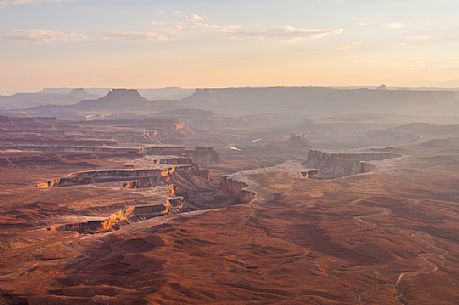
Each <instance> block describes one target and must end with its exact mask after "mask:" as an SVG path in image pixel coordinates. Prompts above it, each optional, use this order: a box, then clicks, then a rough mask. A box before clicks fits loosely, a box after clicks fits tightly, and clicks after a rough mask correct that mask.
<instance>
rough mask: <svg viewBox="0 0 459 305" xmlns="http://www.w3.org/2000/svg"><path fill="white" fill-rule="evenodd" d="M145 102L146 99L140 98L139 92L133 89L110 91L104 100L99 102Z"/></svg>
mask: <svg viewBox="0 0 459 305" xmlns="http://www.w3.org/2000/svg"><path fill="white" fill-rule="evenodd" d="M133 99H134V100H145V101H147V99H146V98H144V97H142V96H141V95H140V93H139V91H137V90H135V89H112V90H110V91H109V92H108V93H107V95H106V96H105V97H104V98H101V99H100V100H126V101H130V100H133Z"/></svg>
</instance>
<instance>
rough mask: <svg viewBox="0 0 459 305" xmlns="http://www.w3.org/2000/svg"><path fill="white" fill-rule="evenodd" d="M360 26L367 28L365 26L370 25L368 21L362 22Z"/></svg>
mask: <svg viewBox="0 0 459 305" xmlns="http://www.w3.org/2000/svg"><path fill="white" fill-rule="evenodd" d="M359 26H360V27H362V28H365V27H367V26H368V24H367V23H366V22H360V23H359Z"/></svg>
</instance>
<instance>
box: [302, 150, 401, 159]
mask: <svg viewBox="0 0 459 305" xmlns="http://www.w3.org/2000/svg"><path fill="white" fill-rule="evenodd" d="M399 157H401V155H399V154H394V153H387V152H357V153H326V152H321V151H319V150H312V149H311V150H309V152H308V161H309V160H315V159H342V160H359V161H374V160H384V159H392V158H399Z"/></svg>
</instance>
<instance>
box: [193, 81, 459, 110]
mask: <svg viewBox="0 0 459 305" xmlns="http://www.w3.org/2000/svg"><path fill="white" fill-rule="evenodd" d="M184 102H186V103H187V105H189V106H190V107H196V108H202V109H210V110H216V111H218V110H225V111H234V112H243V113H248V112H260V109H262V110H263V111H264V112H276V111H285V109H289V111H290V112H292V113H315V114H326V115H330V114H332V113H333V114H351V113H394V112H396V113H398V114H414V115H434V114H435V115H452V114H459V110H458V108H457V98H456V97H455V94H454V92H448V91H415V90H407V89H399V90H375V89H367V88H362V89H341V88H325V87H268V88H224V89H199V90H196V92H195V94H193V95H192V96H191V97H189V98H186V99H184Z"/></svg>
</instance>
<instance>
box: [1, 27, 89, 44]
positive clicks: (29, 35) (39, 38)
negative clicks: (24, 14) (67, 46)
mask: <svg viewBox="0 0 459 305" xmlns="http://www.w3.org/2000/svg"><path fill="white" fill-rule="evenodd" d="M0 39H8V40H22V41H31V42H41V43H47V42H75V41H81V40H86V39H88V36H87V35H84V34H80V33H65V32H60V31H50V30H43V29H16V30H12V31H4V32H0Z"/></svg>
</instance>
